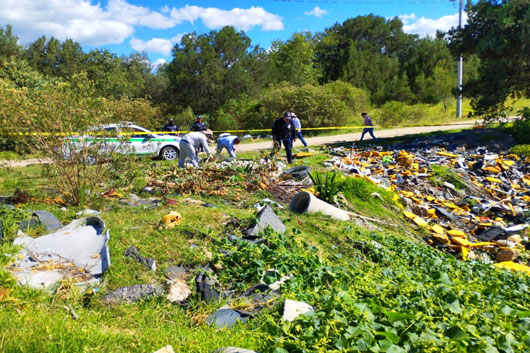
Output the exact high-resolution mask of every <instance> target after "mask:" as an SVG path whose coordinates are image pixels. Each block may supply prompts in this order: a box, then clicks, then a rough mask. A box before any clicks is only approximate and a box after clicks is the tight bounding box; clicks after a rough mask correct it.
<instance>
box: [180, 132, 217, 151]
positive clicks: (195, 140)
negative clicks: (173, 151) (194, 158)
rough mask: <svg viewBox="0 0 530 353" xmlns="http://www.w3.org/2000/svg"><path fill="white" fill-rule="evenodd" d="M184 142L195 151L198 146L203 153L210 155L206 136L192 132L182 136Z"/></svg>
mask: <svg viewBox="0 0 530 353" xmlns="http://www.w3.org/2000/svg"><path fill="white" fill-rule="evenodd" d="M182 139H183V140H184V141H187V142H188V143H189V144H190V145H192V146H193V148H195V149H197V148H198V147H199V146H200V145H202V147H203V148H204V152H206V153H207V154H211V152H210V149H209V148H208V139H207V138H206V135H205V134H203V133H202V132H198V131H192V132H189V133H187V134H186V135H184V137H183V138H182Z"/></svg>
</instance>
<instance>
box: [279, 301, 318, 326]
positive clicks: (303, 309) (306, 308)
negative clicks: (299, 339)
mask: <svg viewBox="0 0 530 353" xmlns="http://www.w3.org/2000/svg"><path fill="white" fill-rule="evenodd" d="M312 311H314V309H313V307H312V306H311V305H309V304H307V303H305V302H300V301H296V300H291V299H285V303H284V307H283V315H282V320H286V321H289V322H292V321H294V320H296V318H297V317H298V316H300V315H304V314H306V313H309V312H312Z"/></svg>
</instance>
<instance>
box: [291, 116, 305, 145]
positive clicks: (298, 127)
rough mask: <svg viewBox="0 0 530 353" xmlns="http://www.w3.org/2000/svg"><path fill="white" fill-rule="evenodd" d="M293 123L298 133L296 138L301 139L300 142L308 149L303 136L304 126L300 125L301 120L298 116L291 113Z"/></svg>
mask: <svg viewBox="0 0 530 353" xmlns="http://www.w3.org/2000/svg"><path fill="white" fill-rule="evenodd" d="M291 121H292V123H293V126H294V129H295V131H296V132H295V136H296V137H298V138H299V139H300V142H302V143H303V144H304V146H305V147H307V142H305V140H304V136H302V124H301V123H300V119H298V117H297V116H296V114H295V113H292V112H291Z"/></svg>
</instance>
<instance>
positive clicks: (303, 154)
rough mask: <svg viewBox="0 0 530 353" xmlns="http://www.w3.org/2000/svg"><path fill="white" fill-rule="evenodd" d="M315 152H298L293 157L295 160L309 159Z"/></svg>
mask: <svg viewBox="0 0 530 353" xmlns="http://www.w3.org/2000/svg"><path fill="white" fill-rule="evenodd" d="M314 154H315V152H298V153H297V154H295V155H294V157H296V158H303V157H309V156H312V155H314Z"/></svg>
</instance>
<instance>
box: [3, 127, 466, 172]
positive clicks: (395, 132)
mask: <svg viewBox="0 0 530 353" xmlns="http://www.w3.org/2000/svg"><path fill="white" fill-rule="evenodd" d="M474 125H475V121H474V120H467V121H460V122H457V123H451V124H444V125H436V126H417V127H403V128H398V129H386V130H378V129H375V130H374V135H375V136H376V137H378V138H386V137H396V136H403V135H412V134H421V133H426V132H432V131H446V130H452V129H467V128H472V127H473V126H474ZM365 137H366V136H365ZM360 138H361V133H360V132H356V133H351V134H344V135H334V136H318V137H308V138H305V140H306V142H307V143H308V144H309V145H310V146H318V145H323V144H326V143H340V142H354V141H358V140H359V139H360ZM271 146H272V142H271V141H266V142H256V143H246V144H241V145H239V146H238V151H258V150H263V149H269V148H271ZM300 146H303V145H302V143H301V142H300V141H299V140H297V141H296V142H295V146H294V147H300ZM40 163H49V160H46V159H38V158H32V159H25V160H3V161H2V160H0V168H5V167H7V168H14V167H26V166H28V165H33V164H40Z"/></svg>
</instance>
